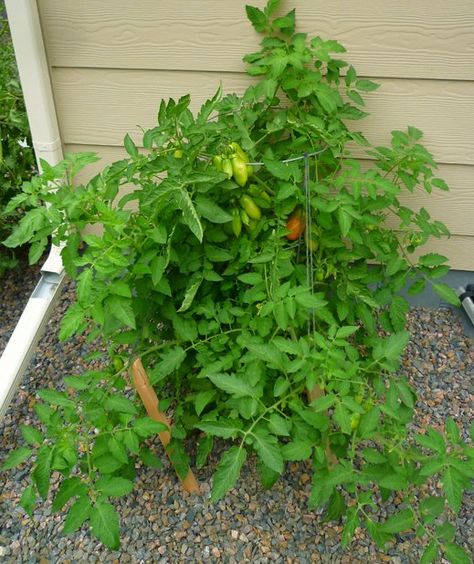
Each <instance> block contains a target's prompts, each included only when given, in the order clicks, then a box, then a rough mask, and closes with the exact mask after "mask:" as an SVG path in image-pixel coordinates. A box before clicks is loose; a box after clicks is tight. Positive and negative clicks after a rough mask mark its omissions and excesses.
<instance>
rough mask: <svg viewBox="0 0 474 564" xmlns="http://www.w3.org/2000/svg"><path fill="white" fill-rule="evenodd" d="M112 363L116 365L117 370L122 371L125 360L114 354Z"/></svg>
mask: <svg viewBox="0 0 474 564" xmlns="http://www.w3.org/2000/svg"><path fill="white" fill-rule="evenodd" d="M112 363H113V365H114V370H115V372H120V371H121V370H122V368H123V360H122V359H121V358H120V357H119V356H114V358H113V360H112Z"/></svg>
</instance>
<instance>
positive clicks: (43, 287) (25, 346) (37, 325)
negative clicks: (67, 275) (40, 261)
mask: <svg viewBox="0 0 474 564" xmlns="http://www.w3.org/2000/svg"><path fill="white" fill-rule="evenodd" d="M63 283H64V273H61V274H59V275H58V274H55V273H49V272H45V273H44V274H43V275H42V277H41V279H40V281H39V282H38V284H37V286H36V288H35V289H34V291H33V293H32V294H31V298H30V299H29V300H28V303H27V304H26V307H25V309H24V310H23V313H22V314H21V317H20V320H19V321H18V323H17V325H16V327H15V330H14V331H13V334H12V336H11V337H10V340H9V341H8V343H7V346H6V348H5V350H4V352H3V355H2V356H1V358H0V420H1V419H2V418H3V416H4V415H5V412H6V410H7V409H8V406H9V405H10V402H11V400H12V399H13V396H14V394H15V392H16V390H17V389H18V387H19V385H20V383H21V380H22V378H23V374H24V372H25V370H26V368H27V367H28V364H29V363H30V360H31V357H32V356H33V354H34V351H35V348H36V345H37V344H38V341H39V339H40V337H41V335H42V334H43V331H44V329H45V327H46V325H47V323H48V320H49V318H50V316H51V312H52V310H53V308H54V306H55V304H56V301H57V299H58V298H59V294H60V290H61V288H62V286H63Z"/></svg>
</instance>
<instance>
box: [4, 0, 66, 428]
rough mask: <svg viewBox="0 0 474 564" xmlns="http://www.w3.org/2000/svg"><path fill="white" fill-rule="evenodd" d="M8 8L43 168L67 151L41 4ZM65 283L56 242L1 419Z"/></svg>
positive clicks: (20, 0)
mask: <svg viewBox="0 0 474 564" xmlns="http://www.w3.org/2000/svg"><path fill="white" fill-rule="evenodd" d="M6 8H7V15H8V22H9V25H10V31H11V36H12V39H13V46H14V49H15V56H16V60H17V64H18V71H19V74H20V82H21V86H22V89H23V95H24V98H25V104H26V110H27V113H28V120H29V124H30V130H31V136H32V139H33V148H34V150H35V155H36V160H37V162H38V167H39V161H40V159H44V160H45V161H47V162H48V163H49V164H51V165H55V164H57V163H58V162H59V161H61V160H62V158H63V153H62V146H61V138H60V135H59V127H58V122H57V118H56V109H55V106H54V98H53V92H52V88H51V80H50V76H49V68H48V62H47V59H46V52H45V48H44V43H43V34H42V31H41V23H40V18H39V14H38V7H37V3H36V1H35V0H6ZM39 168H40V167H39ZM63 282H64V269H63V265H62V261H61V256H60V249H58V248H57V247H54V246H53V247H52V248H51V251H50V254H49V256H48V258H47V259H46V262H45V263H44V265H43V268H42V269H41V278H40V281H39V282H38V284H37V286H36V288H35V289H34V291H33V293H32V294H31V297H30V299H29V301H28V303H27V304H26V307H25V309H24V310H23V313H22V315H21V317H20V320H19V321H18V324H17V326H16V327H15V330H14V332H13V334H12V336H11V338H10V340H9V341H8V343H7V346H6V349H5V351H4V352H3V355H2V356H1V358H0V419H2V418H3V416H4V415H5V412H6V410H7V408H8V406H9V404H10V402H11V400H12V398H13V396H14V394H15V392H16V390H17V388H18V386H19V385H20V383H21V380H22V377H23V374H24V372H25V370H26V368H27V367H28V364H29V362H30V360H31V357H32V356H33V353H34V351H35V348H36V345H37V343H38V341H39V339H40V337H41V335H42V333H43V330H44V328H45V326H46V324H47V322H48V319H49V317H50V315H51V312H52V310H53V308H54V305H55V303H56V301H57V299H58V298H59V294H60V289H61V286H62V284H63Z"/></svg>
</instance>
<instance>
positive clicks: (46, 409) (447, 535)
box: [5, 0, 474, 561]
mask: <svg viewBox="0 0 474 564" xmlns="http://www.w3.org/2000/svg"><path fill="white" fill-rule="evenodd" d="M278 5H279V2H278V0H270V1H269V2H268V4H267V6H266V8H264V9H263V10H260V9H258V8H252V7H247V14H248V16H249V18H250V20H251V22H252V24H253V25H254V27H255V28H256V30H257V31H259V32H264V33H265V38H264V39H263V40H262V42H261V49H260V51H258V52H256V53H252V54H250V55H247V56H246V57H245V61H246V62H247V63H248V64H249V73H250V74H251V75H258V76H259V77H260V81H259V82H257V83H255V84H253V85H252V86H250V87H249V88H248V89H247V90H246V92H245V93H244V95H243V96H242V97H238V96H236V95H228V96H222V93H221V92H220V91H218V92H217V93H216V95H215V96H214V97H213V98H212V99H211V100H208V101H207V102H206V103H205V104H204V105H203V107H202V108H201V110H200V112H199V113H198V114H197V115H193V114H192V113H191V112H190V110H189V103H190V97H189V96H184V97H183V98H181V99H180V100H179V101H177V102H176V101H174V100H169V101H168V102H165V101H163V102H162V103H161V105H160V108H159V111H158V123H157V125H156V126H155V127H153V128H152V129H150V130H148V131H145V132H144V135H143V143H142V144H143V146H144V148H145V150H144V151H143V152H142V151H138V149H137V146H136V144H135V143H134V141H133V140H132V139H131V137H130V136H128V135H127V136H126V137H125V140H124V145H125V148H126V151H127V153H128V157H127V158H125V159H123V160H122V161H119V162H116V163H113V164H112V165H110V166H107V167H106V168H105V169H104V170H103V171H102V172H101V173H100V174H98V175H97V176H96V177H94V178H93V179H92V180H91V181H90V182H88V183H87V184H85V185H80V186H75V187H74V188H73V186H74V177H75V175H76V174H77V172H78V171H79V170H81V169H82V168H83V167H85V166H86V165H88V164H89V163H92V162H94V161H96V160H97V157H96V156H95V155H93V154H90V153H81V154H75V155H68V156H67V157H66V159H65V161H64V162H62V163H60V164H59V165H57V166H54V167H50V166H49V165H47V163H43V170H44V173H43V175H42V176H41V177H38V178H34V179H33V180H32V181H31V182H29V183H27V184H26V185H25V186H24V192H23V194H22V196H21V198H20V199H17V200H14V201H13V203H12V204H11V208H12V209H13V208H14V207H15V205H17V204H21V205H23V204H25V203H26V204H28V205H32V206H35V207H34V209H32V210H31V211H29V212H28V213H27V215H26V216H25V219H24V221H23V220H22V221H21V222H20V224H19V226H18V227H17V228H16V229H15V230H14V231H13V233H12V234H11V235H10V236H9V237H8V238H7V240H6V241H5V244H6V245H8V246H10V247H15V246H17V245H20V244H23V243H26V242H31V243H33V245H39V246H41V245H42V244H43V242H44V241H45V240H46V239H47V238H48V237H52V239H53V241H54V242H55V243H62V244H64V249H63V260H64V264H65V268H66V270H67V272H68V273H69V275H70V276H71V277H73V278H75V279H76V281H77V300H76V302H75V303H74V304H73V305H72V306H71V307H70V309H69V310H68V312H67V313H66V315H65V317H64V319H63V323H62V327H61V331H60V337H61V338H62V339H67V338H69V337H70V336H71V335H74V334H80V333H83V332H85V331H86V330H90V331H91V337H90V338H91V339H92V338H96V337H98V336H102V338H103V340H104V344H107V346H108V350H109V353H110V359H111V366H112V364H114V365H116V367H117V366H118V368H116V369H113V368H110V370H107V369H106V370H103V371H101V372H94V371H90V372H87V373H85V374H83V375H82V376H69V377H67V378H66V385H67V386H68V387H69V391H68V392H62V391H58V390H45V391H42V392H40V396H41V399H42V400H43V402H42V403H39V404H38V405H37V414H38V417H39V419H40V421H41V426H42V430H41V432H34V431H32V430H31V429H30V428H28V429H26V428H24V429H23V435H24V437H25V440H26V441H27V442H28V444H29V445H31V446H32V448H37V449H39V450H38V451H37V458H36V463H35V469H34V470H33V484H34V487H35V491H37V492H38V493H39V494H40V495H41V496H43V497H44V495H46V494H47V491H48V487H49V476H50V474H51V472H52V471H53V470H57V471H59V472H60V473H62V474H63V476H64V480H65V481H63V483H62V484H63V485H61V487H60V490H59V492H58V493H57V494H56V495H57V497H56V500H57V501H55V503H54V507H55V508H57V509H59V508H62V507H63V506H65V505H66V504H69V500H70V499H72V498H73V497H74V498H75V500H74V502H73V503H72V504H71V505H69V506H68V507H69V509H68V515H67V518H66V523H65V532H72V531H75V530H77V528H78V527H80V526H81V525H82V524H83V523H85V522H88V523H89V524H90V526H91V528H92V533H93V534H94V535H96V536H97V537H98V538H99V539H101V540H102V541H103V542H104V543H105V544H107V546H110V547H112V548H116V547H117V545H118V518H117V516H116V513H115V510H114V509H113V506H112V505H111V504H110V503H109V501H107V500H108V498H109V497H115V496H119V495H125V494H126V493H128V492H129V491H130V489H131V487H132V482H133V478H134V461H135V459H136V458H137V457H138V458H140V459H141V460H142V461H143V462H146V463H149V464H151V465H152V466H159V460H158V459H157V458H156V456H155V455H154V454H153V453H152V452H151V451H150V450H148V449H147V447H146V446H145V445H144V441H146V439H147V437H150V436H152V435H154V434H156V433H159V432H161V431H163V430H165V429H166V427H165V426H163V425H161V424H158V423H154V422H152V421H151V420H149V419H148V418H146V417H143V412H142V409H143V408H142V407H141V406H140V402H139V401H138V400H137V398H136V397H133V398H131V397H129V396H128V393H126V382H125V380H124V379H123V375H124V373H125V371H126V370H127V369H128V363H126V364H125V366H124V367H123V368H122V367H121V364H122V362H121V360H120V359H119V360H120V362H118V363H117V362H116V360H117V356H118V355H119V356H120V357H121V358H124V357H129V358H134V357H136V356H139V357H141V358H142V360H143V362H144V364H145V365H146V368H147V370H148V372H149V374H150V379H151V382H152V384H153V386H154V388H155V389H156V391H157V394H158V396H159V397H160V402H161V403H160V407H161V409H166V408H167V406H170V405H171V406H172V407H173V429H172V440H171V443H170V445H169V447H168V449H167V454H168V455H169V456H170V459H171V461H172V464H173V466H174V467H175V469H176V471H177V472H178V474H179V475H180V476H182V475H183V474H185V473H186V470H187V468H188V457H187V455H186V452H185V449H184V442H183V441H184V440H185V439H186V438H189V437H195V436H196V435H198V434H199V435H200V436H199V446H198V450H197V459H196V464H197V466H198V467H202V466H203V465H204V464H205V463H206V460H207V458H208V456H209V454H210V453H211V452H212V449H213V446H214V438H218V439H223V440H225V441H227V442H228V443H229V446H228V448H227V450H226V451H225V452H224V454H223V456H222V458H221V460H220V462H219V465H218V467H217V469H216V472H215V474H214V479H213V486H212V493H211V497H212V500H218V499H220V498H221V497H222V496H224V495H225V494H226V493H227V492H228V491H229V490H230V489H231V488H232V487H233V486H234V485H235V484H236V483H237V480H238V478H239V474H240V472H241V469H242V467H243V465H244V464H245V462H246V460H247V457H248V456H250V455H254V456H255V457H256V458H257V469H258V473H259V476H260V479H261V481H262V485H263V486H264V487H271V486H272V485H273V483H275V481H276V480H277V479H278V477H279V476H280V475H281V474H282V473H283V472H284V469H285V465H286V462H287V461H293V460H307V459H311V460H312V464H313V469H314V478H313V485H312V491H311V496H310V505H311V506H312V507H316V506H326V508H327V513H326V518H327V519H337V520H339V519H342V521H343V523H344V529H343V534H342V539H341V540H342V543H343V544H344V545H347V544H349V543H350V541H351V539H352V537H353V535H354V532H355V530H356V528H357V527H359V526H365V527H366V528H367V530H368V532H369V534H370V535H371V536H372V537H373V539H374V541H375V542H377V544H378V545H380V546H381V547H383V546H384V545H385V544H386V543H387V542H388V541H390V540H392V539H393V538H394V537H395V536H396V535H397V534H399V533H401V532H405V531H415V532H417V534H419V535H420V536H424V535H425V536H428V540H429V544H428V545H427V548H426V551H425V556H424V559H425V561H430V559H432V558H434V557H436V555H437V554H438V552H440V553H442V554H444V556H446V557H447V558H451V557H453V558H454V557H455V558H458V556H457V555H459V554H460V552H459V551H460V550H461V549H460V548H459V547H455V545H453V544H452V542H453V537H452V535H451V531H450V529H449V526H448V525H449V523H447V525H446V526H445V525H443V526H441V525H440V524H439V523H440V519H441V518H442V515H444V514H445V513H447V514H449V511H453V512H457V511H459V508H460V505H461V502H462V495H463V491H464V490H465V489H467V488H468V487H469V485H470V480H471V478H472V476H473V459H474V457H473V452H472V447H469V446H467V444H465V443H464V442H463V441H462V440H461V438H460V436H461V435H460V432H459V430H458V429H457V427H456V424H455V423H454V422H453V421H448V423H447V432H446V435H442V434H441V433H439V432H438V431H435V430H434V429H428V430H426V432H425V433H424V434H423V435H419V436H417V437H412V436H410V435H409V434H408V425H409V424H410V422H411V420H412V417H413V412H414V407H415V402H416V395H415V393H414V391H413V389H412V388H411V387H410V386H409V384H408V383H407V381H406V380H405V379H404V378H403V377H401V376H400V375H398V373H397V371H398V370H399V367H400V358H401V355H402V354H403V352H404V349H405V347H406V345H407V343H408V340H409V334H408V332H407V331H406V330H405V321H406V319H405V318H406V313H407V311H408V305H407V303H406V301H405V300H404V299H403V298H402V297H400V296H399V291H400V290H401V289H402V287H404V285H405V284H406V283H410V282H411V283H413V284H414V285H415V286H416V285H418V286H417V288H415V290H418V289H419V288H420V287H421V284H423V285H424V284H426V283H431V280H436V279H437V278H439V276H440V272H441V274H442V273H444V272H445V270H444V269H445V268H448V267H447V265H446V262H447V259H446V258H445V257H442V256H440V255H438V254H435V253H428V254H425V255H422V256H421V257H420V258H418V259H416V258H414V256H415V255H414V251H415V250H416V248H417V247H420V246H421V245H422V244H423V243H425V242H426V241H427V240H428V239H429V238H430V237H436V238H439V237H442V236H444V235H447V229H446V227H445V226H444V225H442V224H441V223H440V222H438V221H435V220H432V219H431V218H430V216H429V214H428V213H427V212H426V210H424V209H421V210H420V211H418V212H414V211H412V210H410V209H408V208H406V207H405V206H403V205H402V204H401V202H400V199H399V197H400V196H401V194H402V193H403V191H405V190H408V191H413V190H415V189H421V190H425V191H426V192H428V193H430V192H431V191H432V190H433V189H436V188H438V189H444V188H445V184H444V183H443V182H442V181H441V180H440V179H437V178H436V177H435V173H434V170H435V168H436V164H435V163H434V161H433V158H432V156H431V155H430V154H429V152H428V151H427V150H426V149H425V148H424V147H423V146H422V145H421V144H420V139H421V137H422V133H421V132H420V131H419V130H417V129H416V128H414V127H409V128H408V130H407V131H406V132H402V131H394V132H393V133H392V141H391V144H390V146H389V147H373V146H371V145H370V143H369V141H367V140H366V139H365V138H364V137H363V136H362V134H361V133H358V132H356V131H354V130H353V129H350V128H349V127H348V125H347V122H348V121H349V120H352V121H353V120H359V119H362V118H363V117H364V116H365V115H366V114H365V113H364V112H363V111H362V110H361V109H360V107H359V106H361V105H363V95H364V93H365V92H367V91H372V90H375V89H376V87H377V85H376V84H374V83H373V82H371V81H368V80H365V79H359V78H358V77H357V74H356V71H355V69H354V68H353V67H349V66H348V65H347V63H345V62H344V61H342V60H340V59H338V58H334V54H335V55H339V54H340V53H343V52H344V48H343V47H342V46H341V45H340V44H339V43H338V42H336V41H332V40H327V41H326V40H323V39H321V38H319V37H317V38H313V39H309V38H308V37H307V36H306V34H301V33H295V13H294V11H291V12H289V13H288V14H287V15H284V16H280V17H277V18H274V17H273V15H274V12H275V10H276V8H277V7H278ZM283 102H285V103H283ZM354 142H355V143H357V144H359V145H361V146H362V147H365V150H366V151H367V155H368V156H370V157H371V158H372V159H373V160H372V163H373V166H372V167H371V168H362V167H361V164H360V162H359V161H357V160H355V159H354V158H352V156H351V150H350V147H351V143H354ZM236 143H238V146H239V154H240V157H239V158H241V159H244V158H245V159H246V161H245V162H252V163H263V165H262V164H260V165H248V167H250V169H251V176H250V179H249V181H248V182H247V184H245V183H244V182H243V179H245V178H246V174H247V175H248V173H249V172H250V170H249V168H248V167H247V168H246V170H247V173H245V171H244V172H242V166H241V165H242V162H240V168H239V169H237V170H238V173H236V172H235V171H234V169H233V168H232V167H231V169H229V168H228V166H227V169H226V171H223V165H222V161H223V160H225V159H228V160H229V162H233V161H234V160H235V158H236V157H235V154H234V151H235V144H236ZM240 147H242V149H240ZM305 153H308V154H313V153H317V154H316V155H313V156H311V157H307V158H306V159H304V158H300V157H301V156H302V155H304V154H305ZM242 155H244V156H243V157H242ZM216 157H218V158H217V159H216ZM288 160H289V162H287V161H288ZM216 163H217V164H216ZM237 180H238V182H237ZM51 182H53V183H55V186H56V187H57V190H56V191H55V192H54V193H53V192H51V191H50V190H49V187H50V183H51ZM125 184H126V185H128V186H130V185H131V186H132V189H131V190H129V191H128V193H126V194H124V193H123V191H121V190H120V188H121V186H122V185H125ZM242 184H244V185H243V186H242ZM305 189H306V193H305ZM244 195H246V196H247V198H246V199H245V202H246V208H245V209H242V207H241V204H240V203H241V202H242V201H243V200H242V196H244ZM249 197H251V198H254V200H255V201H254V204H255V206H257V207H258V208H259V213H256V212H255V208H254V207H253V206H249V205H248V198H249ZM39 202H42V203H48V204H50V205H49V207H38V206H37V204H38V203H39ZM247 210H248V212H249V213H247ZM295 210H300V211H301V212H302V213H303V215H304V217H305V219H304V220H305V221H306V223H307V225H306V239H305V238H304V237H300V238H299V239H296V240H289V239H288V237H287V235H288V230H287V228H286V223H287V220H288V217H289V216H290V215H291V214H293V212H295ZM389 213H390V214H391V216H392V217H394V218H395V219H396V225H397V229H396V231H394V230H392V229H389V228H388V227H387V226H386V224H385V222H384V220H385V218H386V216H387V215H388V214H389ZM250 216H253V217H250ZM236 218H237V219H236ZM90 225H92V226H102V227H103V235H102V236H101V237H98V236H96V235H83V234H82V233H83V230H84V228H85V227H86V226H90ZM82 243H85V247H84V248H83V249H81V245H82ZM369 264H371V265H372V266H369ZM440 268H441V269H442V271H440ZM420 281H421V283H420ZM435 284H436V285H435V289H436V290H437V291H438V292H440V293H441V294H442V295H443V298H444V299H446V300H448V301H453V302H454V301H455V296H453V295H451V293H450V292H448V291H447V289H446V288H445V287H444V286H442V285H441V284H439V283H438V282H435ZM114 359H115V360H114ZM112 361H113V362H112ZM22 448H24V447H22ZM30 454H31V451H30V449H29V448H28V449H26V450H20V451H19V453H18V451H17V454H14V455H11V456H10V457H9V458H8V459H7V461H6V467H7V468H8V467H12V466H13V465H14V464H18V463H22V462H24V461H25V460H26V459H27V458H28V457H29V456H30ZM433 479H434V480H435V482H436V483H440V484H441V489H440V491H438V492H437V495H436V496H435V497H428V498H424V499H423V498H422V499H420V500H419V502H417V501H416V497H415V493H416V492H418V491H419V488H420V486H422V485H423V484H424V483H426V482H427V481H428V480H433ZM64 484H66V485H64ZM35 491H33V490H32V489H29V490H27V492H28V493H27V494H25V500H23V506H24V507H25V508H27V510H31V506H32V504H33V503H34V499H35ZM392 492H398V494H399V495H400V496H402V497H403V499H404V503H403V505H402V507H400V508H399V509H398V512H397V513H395V514H394V515H391V516H390V517H389V518H388V519H387V520H386V521H385V522H379V520H378V519H375V518H374V512H376V510H377V503H378V502H376V499H382V500H386V499H387V498H389V497H390V496H391V494H392ZM375 494H378V495H375ZM448 508H449V510H448Z"/></svg>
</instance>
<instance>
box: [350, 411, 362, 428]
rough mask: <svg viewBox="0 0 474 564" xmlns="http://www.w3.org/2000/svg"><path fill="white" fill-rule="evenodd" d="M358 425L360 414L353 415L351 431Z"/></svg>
mask: <svg viewBox="0 0 474 564" xmlns="http://www.w3.org/2000/svg"><path fill="white" fill-rule="evenodd" d="M359 423H360V413H354V414H353V415H352V417H351V429H352V430H354V429H357V427H358V426H359Z"/></svg>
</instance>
